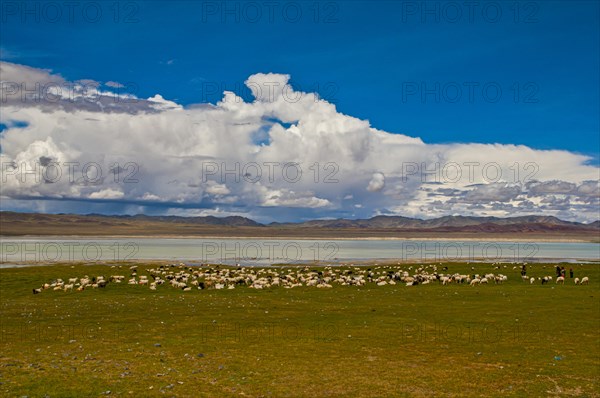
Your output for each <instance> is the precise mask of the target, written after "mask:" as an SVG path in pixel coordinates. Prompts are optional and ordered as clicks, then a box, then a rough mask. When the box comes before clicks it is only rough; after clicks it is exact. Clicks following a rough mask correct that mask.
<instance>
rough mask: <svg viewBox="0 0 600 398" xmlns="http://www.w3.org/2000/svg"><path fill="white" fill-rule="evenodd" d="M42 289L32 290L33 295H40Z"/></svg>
mask: <svg viewBox="0 0 600 398" xmlns="http://www.w3.org/2000/svg"><path fill="white" fill-rule="evenodd" d="M41 292H42V289H33V294H40V293H41Z"/></svg>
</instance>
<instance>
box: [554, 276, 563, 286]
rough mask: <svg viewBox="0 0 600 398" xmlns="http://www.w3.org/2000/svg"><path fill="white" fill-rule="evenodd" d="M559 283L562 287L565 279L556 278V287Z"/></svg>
mask: <svg viewBox="0 0 600 398" xmlns="http://www.w3.org/2000/svg"><path fill="white" fill-rule="evenodd" d="M559 283H560V284H562V285H564V284H565V278H564V277H562V276H559V277H558V278H556V284H557V285H558V284H559Z"/></svg>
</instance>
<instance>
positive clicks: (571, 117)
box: [1, 1, 600, 160]
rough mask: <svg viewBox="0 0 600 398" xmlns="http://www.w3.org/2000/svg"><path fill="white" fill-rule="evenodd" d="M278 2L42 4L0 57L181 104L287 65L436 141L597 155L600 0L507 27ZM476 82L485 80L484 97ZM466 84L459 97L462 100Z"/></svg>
mask: <svg viewBox="0 0 600 398" xmlns="http://www.w3.org/2000/svg"><path fill="white" fill-rule="evenodd" d="M174 3H175V4H174ZM275 3H276V4H277V5H276V6H275V8H274V9H273V10H274V11H273V20H272V21H270V20H269V14H268V9H266V8H264V7H262V8H261V9H260V12H261V15H262V16H261V17H260V18H258V22H256V23H252V22H251V21H249V20H248V19H247V18H245V16H247V17H248V18H254V15H257V14H254V10H253V9H251V8H247V6H245V5H244V3H240V2H237V3H236V2H234V3H233V4H232V5H230V6H229V7H230V9H234V10H235V7H238V10H239V11H238V14H237V16H239V18H240V21H239V22H236V20H235V18H236V15H235V14H223V13H222V9H221V7H222V4H221V2H192V1H181V2H168V3H162V2H158V1H149V2H122V3H121V4H122V5H121V9H120V12H121V14H120V15H119V18H120V19H119V20H120V21H121V22H118V23H115V22H114V15H115V14H114V8H111V7H110V6H109V5H108V3H106V4H105V6H104V7H103V8H102V12H103V14H102V17H101V18H99V19H98V22H96V23H89V22H86V20H84V18H83V11H82V8H83V5H85V2H83V3H81V4H82V7H78V8H75V9H74V10H75V11H74V19H73V22H71V21H69V19H68V17H67V11H66V10H64V9H63V10H61V11H62V12H63V16H62V17H61V18H60V19H59V21H58V22H56V23H49V21H48V20H49V19H52V18H53V15H54V14H53V13H52V12H53V10H51V9H48V10H46V11H45V12H46V17H44V14H41V13H42V11H39V12H40V14H41V18H40V22H39V23H37V22H35V20H34V16H32V15H25V18H28V19H26V20H25V23H22V20H21V17H22V12H23V10H22V9H21V10H18V11H16V14H13V12H14V11H13V10H7V9H5V10H3V11H4V13H3V14H4V15H3V18H5V21H3V22H5V23H3V25H2V28H1V33H2V35H1V37H2V39H1V46H2V49H3V52H2V56H3V59H4V60H6V61H10V62H15V63H22V64H26V65H29V66H34V67H40V68H49V69H52V70H53V71H55V72H57V73H60V74H61V75H63V76H64V77H65V78H67V79H69V80H77V79H83V78H90V79H94V80H99V81H109V80H113V81H119V82H133V83H135V85H137V87H139V89H136V93H137V94H138V95H140V96H143V97H148V96H151V95H154V94H156V93H161V94H162V95H163V97H165V98H167V99H171V100H177V102H179V103H182V104H191V103H198V102H203V101H206V100H208V101H210V102H216V101H217V100H218V99H220V96H221V92H220V91H222V90H219V93H218V94H216V93H215V92H214V90H213V87H215V85H217V86H219V87H225V88H227V89H229V90H234V91H235V90H238V91H239V89H240V88H243V81H244V80H245V79H246V78H247V77H248V76H249V75H251V74H253V73H257V72H265V73H266V72H276V73H286V74H290V75H291V76H292V84H294V85H298V86H299V87H301V88H302V89H303V90H306V91H315V90H317V91H320V92H321V95H322V96H323V97H324V98H325V99H328V100H329V101H331V102H335V103H336V105H337V106H338V109H339V111H340V112H342V113H346V114H350V115H353V116H355V117H359V118H361V119H368V120H369V121H371V123H372V125H373V126H374V127H376V128H379V129H383V130H386V131H389V132H393V133H403V134H409V135H412V136H418V137H421V138H422V139H423V140H424V141H425V142H428V143H437V142H440V143H441V142H483V143H495V142H499V143H514V144H524V145H528V146H531V147H533V148H540V149H549V148H553V149H559V148H560V149H567V150H570V151H576V152H581V153H585V154H588V155H592V156H594V157H595V158H596V160H597V158H598V151H599V147H600V138H599V137H600V134H598V132H599V130H600V127H599V115H598V109H599V107H600V102H599V86H600V83H599V81H598V79H599V78H598V76H599V74H598V70H600V64H599V58H598V57H599V51H598V49H599V42H598V40H599V37H600V34H599V6H598V2H595V1H581V2H567V1H562V2H554V1H544V2H534V3H533V4H535V5H536V6H535V7H533V6H531V2H529V3H528V2H522V3H520V4H519V11H520V12H519V16H518V18H517V20H518V23H515V18H516V17H515V15H516V14H515V12H516V10H515V8H514V6H513V5H512V3H510V4H509V3H508V2H506V3H505V2H500V3H494V4H500V5H501V8H500V9H501V12H502V15H501V17H499V18H498V21H497V22H495V23H494V22H492V21H494V20H495V16H494V11H495V10H494V9H493V8H488V9H487V12H486V13H485V14H484V11H483V9H482V7H483V6H480V7H478V8H475V9H474V14H473V17H472V20H469V19H468V16H467V15H466V14H467V13H468V12H469V10H468V9H466V8H464V7H463V8H462V9H461V10H460V12H461V13H463V18H461V19H460V20H459V21H458V22H453V20H452V19H453V18H454V15H455V14H454V10H453V9H452V8H447V7H448V6H447V4H446V3H444V2H431V3H429V7H430V9H432V10H436V7H438V10H439V14H438V15H435V14H424V15H423V14H421V12H422V11H423V10H421V9H417V10H416V11H414V10H413V9H412V8H410V7H413V6H416V7H417V8H420V7H421V3H420V2H394V1H380V2H377V1H376V2H361V1H344V2H321V3H319V5H318V9H319V11H320V14H319V16H318V17H315V3H313V2H275ZM290 3H293V4H292V5H289V4H290ZM110 4H112V3H110ZM255 4H256V3H255ZM454 4H456V3H454ZM481 4H482V5H483V4H486V3H485V2H484V3H481ZM296 5H300V9H301V10H302V16H301V17H299V18H298V21H297V22H294V23H293V22H288V21H286V20H285V18H284V12H283V7H287V8H286V10H287V13H288V16H289V21H292V20H294V19H295V10H296V8H295V7H296ZM27 7H29V8H30V9H33V10H35V8H33V7H35V6H34V5H32V4H29V5H28V6H27ZM215 7H216V8H217V9H216V10H215ZM39 10H41V9H39ZM87 12H88V14H89V15H91V18H95V17H94V15H95V14H94V12H95V10H94V9H92V8H88V9H87ZM127 17H130V20H129V19H127ZM423 17H424V18H425V21H424V22H423V21H422V18H423ZM436 17H439V19H440V20H439V22H437V21H436ZM223 18H225V22H223ZM315 18H316V19H317V22H315ZM126 20H127V21H129V22H131V23H126V22H125V21H126ZM169 61H171V62H169ZM436 83H439V87H440V89H439V92H440V94H441V95H440V100H439V103H436V100H435V97H434V95H433V94H429V95H427V96H426V98H425V103H423V102H422V98H421V95H420V94H421V92H422V89H423V88H425V89H427V88H429V89H433V90H435V87H436ZM470 83H473V84H478V86H474V91H473V94H474V95H473V101H472V102H471V101H469V91H468V90H469V89H468V86H466V85H465V84H470ZM490 83H491V84H492V86H491V88H490V90H495V87H500V89H501V90H502V93H501V96H500V97H499V99H498V100H497V102H492V99H493V97H494V96H495V94H494V91H490V93H491V94H489V96H488V97H486V96H485V95H484V93H483V86H484V85H485V84H490ZM415 84H416V86H415ZM457 86H458V87H461V88H462V90H461V95H460V97H458V100H457V101H456V102H451V101H452V100H453V98H455V96H456V95H458V92H457V91H456V89H455V88H456V87H457ZM415 87H417V92H416V93H415V94H407V93H408V92H407V90H409V89H414V88H415ZM517 89H518V90H519V92H520V94H521V95H520V97H519V98H517V100H516V101H515V90H517ZM444 90H448V91H446V95H444ZM403 94H404V95H405V96H404V97H403ZM528 99H531V100H534V101H536V102H533V103H531V102H527V100H528Z"/></svg>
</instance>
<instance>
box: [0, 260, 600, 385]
mask: <svg viewBox="0 0 600 398" xmlns="http://www.w3.org/2000/svg"><path fill="white" fill-rule="evenodd" d="M151 266H153V265H151V264H145V265H143V264H142V265H140V264H138V273H139V274H144V273H145V271H144V269H145V268H148V267H151ZM382 266H383V265H382ZM409 266H410V265H408V264H406V265H402V267H401V268H402V269H406V270H408V267H409ZM128 267H129V264H122V266H121V269H110V268H109V266H108V265H103V264H95V265H82V264H76V265H71V264H63V265H52V266H36V267H25V268H12V269H2V270H0V309H1V313H0V329H1V335H0V395H2V396H7V397H19V396H28V397H44V396H50V397H99V396H106V395H110V396H126V397H141V396H148V397H153V396H157V397H164V396H181V397H187V396H189V397H196V396H206V397H217V396H231V397H233V396H237V397H239V396H247V397H285V396H289V397H342V396H343V397H381V396H416V397H425V396H427V397H430V396H434V395H435V396H453V397H478V396H485V397H489V396H499V397H500V396H501V397H510V396H514V397H524V396H532V397H538V396H554V395H556V396H581V397H597V396H600V385H599V382H600V327H599V326H600V301H599V297H600V290H599V289H598V287H599V281H600V268H599V267H598V265H597V264H594V265H579V264H577V265H573V268H574V271H575V276H578V277H582V276H588V277H589V278H590V284H589V285H587V286H575V285H574V284H573V281H572V280H570V279H568V278H567V281H566V283H565V285H564V286H563V285H556V284H555V283H554V282H552V283H551V284H549V285H541V284H540V283H539V282H536V284H534V285H530V284H529V283H524V282H523V281H522V280H521V278H520V275H519V269H513V265H512V264H506V266H504V265H502V266H501V268H500V269H499V270H498V269H494V266H493V265H491V264H460V263H452V264H447V267H448V270H447V271H444V272H446V273H453V272H459V273H468V274H473V273H480V274H483V273H487V272H493V273H498V272H501V273H504V274H505V275H507V276H508V281H507V282H506V283H504V284H499V285H495V284H490V285H482V286H476V287H471V286H468V285H456V284H455V285H449V286H443V285H439V284H437V283H434V284H429V285H418V286H411V287H407V286H405V285H404V284H398V285H394V286H392V285H387V286H376V285H375V284H368V285H366V286H364V287H356V286H340V285H334V287H333V288H331V289H317V288H315V287H299V288H294V289H284V288H271V289H268V290H254V289H250V288H247V287H239V288H236V289H234V290H194V291H191V292H182V291H181V290H177V289H174V288H172V287H170V286H160V287H159V288H158V290H157V291H151V290H149V289H148V288H147V287H142V286H131V285H127V284H114V283H113V284H109V285H108V286H107V287H106V288H105V289H88V290H85V291H83V292H62V291H48V290H47V291H44V292H42V293H41V294H37V295H33V294H32V288H34V287H39V286H40V285H41V284H42V283H44V282H50V281H51V280H53V279H55V278H62V279H65V280H66V279H67V278H69V277H82V276H83V275H86V274H87V275H90V276H92V275H105V276H108V275H111V274H115V273H116V274H118V273H120V274H125V275H128V271H129V268H128ZM390 267H392V266H390ZM471 267H474V268H475V269H474V270H472V269H471ZM566 267H567V269H568V268H569V267H570V265H566ZM383 269H385V266H384V268H382V269H381V270H383ZM528 274H529V275H530V276H535V277H538V276H540V277H541V276H544V275H554V268H553V266H552V265H544V264H535V265H529V271H528Z"/></svg>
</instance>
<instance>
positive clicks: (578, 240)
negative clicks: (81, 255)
mask: <svg viewBox="0 0 600 398" xmlns="http://www.w3.org/2000/svg"><path fill="white" fill-rule="evenodd" d="M21 239H23V240H29V239H31V240H34V239H36V240H53V239H56V240H111V239H190V240H192V239H215V240H253V241H257V240H262V241H269V240H290V241H294V240H318V241H330V240H333V241H376V240H384V241H385V240H387V241H403V240H406V241H428V242H429V241H465V242H527V243H596V244H600V241H599V240H598V239H599V238H596V240H592V239H583V238H561V237H545V238H532V239H527V238H523V237H517V238H498V237H489V238H486V237H483V238H472V237H468V238H460V237H426V238H404V237H390V236H387V237H375V236H369V237H348V238H338V237H307V236H302V237H293V236H291V237H290V236H268V237H267V236H262V237H248V236H218V235H216V236H215V235H193V236H191V235H18V236H16V235H10V236H6V235H0V241H2V240H21Z"/></svg>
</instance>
